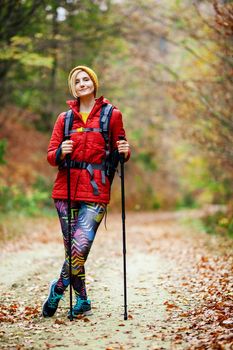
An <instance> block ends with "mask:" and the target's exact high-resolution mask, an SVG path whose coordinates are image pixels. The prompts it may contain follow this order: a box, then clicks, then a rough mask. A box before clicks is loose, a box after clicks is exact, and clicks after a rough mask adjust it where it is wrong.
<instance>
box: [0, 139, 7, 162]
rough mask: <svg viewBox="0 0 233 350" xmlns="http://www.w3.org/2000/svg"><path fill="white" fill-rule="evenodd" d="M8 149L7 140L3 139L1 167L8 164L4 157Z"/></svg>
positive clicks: (1, 142) (1, 144) (0, 150)
mask: <svg viewBox="0 0 233 350" xmlns="http://www.w3.org/2000/svg"><path fill="white" fill-rule="evenodd" d="M6 147H7V140H6V139H1V140H0V165H3V164H6V161H5V159H4V156H5V153H6Z"/></svg>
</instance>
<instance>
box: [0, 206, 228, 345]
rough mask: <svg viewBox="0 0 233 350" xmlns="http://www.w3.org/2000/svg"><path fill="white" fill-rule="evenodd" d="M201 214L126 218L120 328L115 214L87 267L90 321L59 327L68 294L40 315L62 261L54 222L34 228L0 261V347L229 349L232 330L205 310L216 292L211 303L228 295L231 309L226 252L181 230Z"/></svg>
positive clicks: (221, 242)
mask: <svg viewBox="0 0 233 350" xmlns="http://www.w3.org/2000/svg"><path fill="white" fill-rule="evenodd" d="M200 214H201V212H200V211H185V212H179V213H156V214H154V213H140V214H135V213H134V214H128V215H127V276H128V279H127V282H128V314H129V319H128V320H127V321H124V320H123V276H122V240H121V217H120V215H118V214H109V215H108V223H107V226H108V230H107V231H106V230H105V228H104V225H102V226H101V227H100V230H99V231H98V234H97V236H96V240H95V242H94V245H93V247H92V250H91V253H90V255H89V258H88V262H87V264H86V266H87V267H86V275H87V286H88V293H89V297H90V299H91V300H92V305H93V311H94V314H93V315H92V316H90V317H84V318H81V319H78V320H75V321H73V322H70V321H69V320H68V319H67V311H68V305H69V304H68V293H66V297H65V301H64V302H61V303H60V305H59V309H58V311H57V313H56V315H55V316H54V317H53V318H51V319H44V318H42V317H41V316H40V310H41V305H42V303H43V301H44V299H45V298H46V296H47V292H48V286H49V282H50V281H51V280H52V279H53V278H55V277H58V274H59V271H60V267H61V264H62V261H63V256H64V253H63V245H62V240H61V235H60V227H59V225H58V222H57V219H56V218H54V219H50V220H48V219H46V220H44V221H43V222H41V221H40V223H39V222H37V223H38V225H36V222H34V225H35V226H34V230H33V232H31V234H30V235H28V234H27V235H26V236H25V237H23V238H22V239H21V241H20V243H19V242H18V243H16V242H15V243H12V244H11V245H9V246H8V247H7V248H6V249H5V250H4V251H3V253H2V254H1V267H0V292H1V294H0V302H1V310H0V311H1V316H0V320H1V321H2V322H1V330H0V348H1V349H18V350H20V349H50V348H53V349H87V350H94V349H97V350H98V349H101V350H102V349H103V350H106V349H109V350H110V349H125V350H128V349H134V348H136V349H142V350H143V349H154V350H155V349H232V348H233V345H232V344H233V343H232V340H233V336H232V334H233V332H232V330H233V322H232V323H231V320H230V319H229V318H228V316H227V314H226V313H224V312H225V311H224V312H223V311H221V310H218V313H217V315H220V313H221V317H219V319H218V318H216V317H215V316H216V315H215V314H214V311H213V312H212V314H211V312H209V311H210V310H209V309H208V306H207V304H208V302H213V301H214V297H215V293H214V292H213V291H214V286H215V283H217V284H218V285H217V287H216V288H217V290H218V292H219V294H218V298H220V297H221V298H222V299H221V300H222V303H223V302H224V300H225V299H224V298H225V295H228V294H229V298H228V299H227V303H228V304H227V305H228V306H227V307H228V309H229V308H231V307H232V304H229V303H231V302H232V299H233V298H232V294H231V295H230V292H229V293H228V290H229V289H230V287H231V286H232V285H233V284H232V274H231V269H232V256H231V249H232V245H233V244H232V241H230V240H228V239H227V238H221V237H218V238H217V237H215V236H208V235H206V234H204V233H202V232H197V231H196V230H194V229H192V230H191V229H188V228H187V226H186V225H184V224H183V223H182V222H183V220H184V219H186V218H188V217H198V216H199V215H200ZM190 231H192V232H190ZM213 264H214V268H213ZM211 266H212V268H211ZM221 276H222V277H221ZM224 276H225V277H224ZM203 281H204V282H203ZM211 286H212V287H211ZM211 288H212V289H211ZM211 291H212V294H211ZM224 294H225V295H224ZM211 297H212V299H213V300H212V299H211ZM208 298H210V299H208ZM223 299H224V300H223ZM201 306H202V307H203V308H204V309H202V310H203V313H204V312H207V311H208V312H209V314H208V315H207V314H206V316H205V317H204V318H202V313H201V312H200V310H199V308H200V307H201ZM224 310H225V309H224ZM206 319H207V321H208V322H207V323H206V324H203V322H204V323H205V320H206ZM224 321H227V322H225V323H224ZM213 327H215V329H216V332H215V336H214V337H213V334H211V330H212V333H213ZM216 344H217V345H216ZM217 346H218V347H217ZM221 346H222V347H221Z"/></svg>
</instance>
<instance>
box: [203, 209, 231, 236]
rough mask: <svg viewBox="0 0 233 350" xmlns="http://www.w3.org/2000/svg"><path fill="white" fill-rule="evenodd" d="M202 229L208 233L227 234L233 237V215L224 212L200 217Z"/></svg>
mask: <svg viewBox="0 0 233 350" xmlns="http://www.w3.org/2000/svg"><path fill="white" fill-rule="evenodd" d="M202 223H203V226H204V229H205V231H206V232H207V233H209V234H220V235H229V236H231V237H232V238H233V216H232V214H231V215H227V214H226V213H224V212H221V211H219V212H217V213H216V214H215V215H210V216H206V217H204V218H203V219H202Z"/></svg>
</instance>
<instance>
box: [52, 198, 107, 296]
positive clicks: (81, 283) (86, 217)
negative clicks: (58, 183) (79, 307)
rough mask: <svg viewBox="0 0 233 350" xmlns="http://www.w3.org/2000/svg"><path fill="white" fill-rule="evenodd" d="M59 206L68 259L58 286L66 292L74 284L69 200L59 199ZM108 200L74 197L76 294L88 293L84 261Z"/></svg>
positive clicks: (73, 235) (73, 240) (74, 273)
mask: <svg viewBox="0 0 233 350" xmlns="http://www.w3.org/2000/svg"><path fill="white" fill-rule="evenodd" d="M54 202H55V207H56V209H57V212H58V216H59V220H60V223H61V229H62V233H63V240H64V246H65V261H64V264H63V266H62V269H61V274H60V278H59V280H58V282H57V284H56V287H57V288H58V289H59V290H60V291H61V292H64V291H65V289H66V288H67V287H68V285H69V284H70V280H69V250H68V247H69V245H68V244H69V241H68V215H67V207H68V205H67V200H60V199H56V200H55V201H54ZM105 211H106V204H103V203H91V202H79V201H71V239H72V241H71V242H72V247H71V261H72V286H73V288H74V291H75V295H76V296H81V297H83V298H86V297H87V293H86V285H85V268H84V264H85V261H86V259H87V257H88V254H89V252H90V249H91V246H92V243H93V241H94V238H95V235H96V231H97V229H98V227H99V225H100V223H101V221H102V219H103V217H104V214H105Z"/></svg>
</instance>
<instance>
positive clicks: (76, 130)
mask: <svg viewBox="0 0 233 350" xmlns="http://www.w3.org/2000/svg"><path fill="white" fill-rule="evenodd" d="M76 132H100V133H102V132H103V130H102V129H100V128H83V127H80V128H77V129H72V130H70V134H75V133H76Z"/></svg>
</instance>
